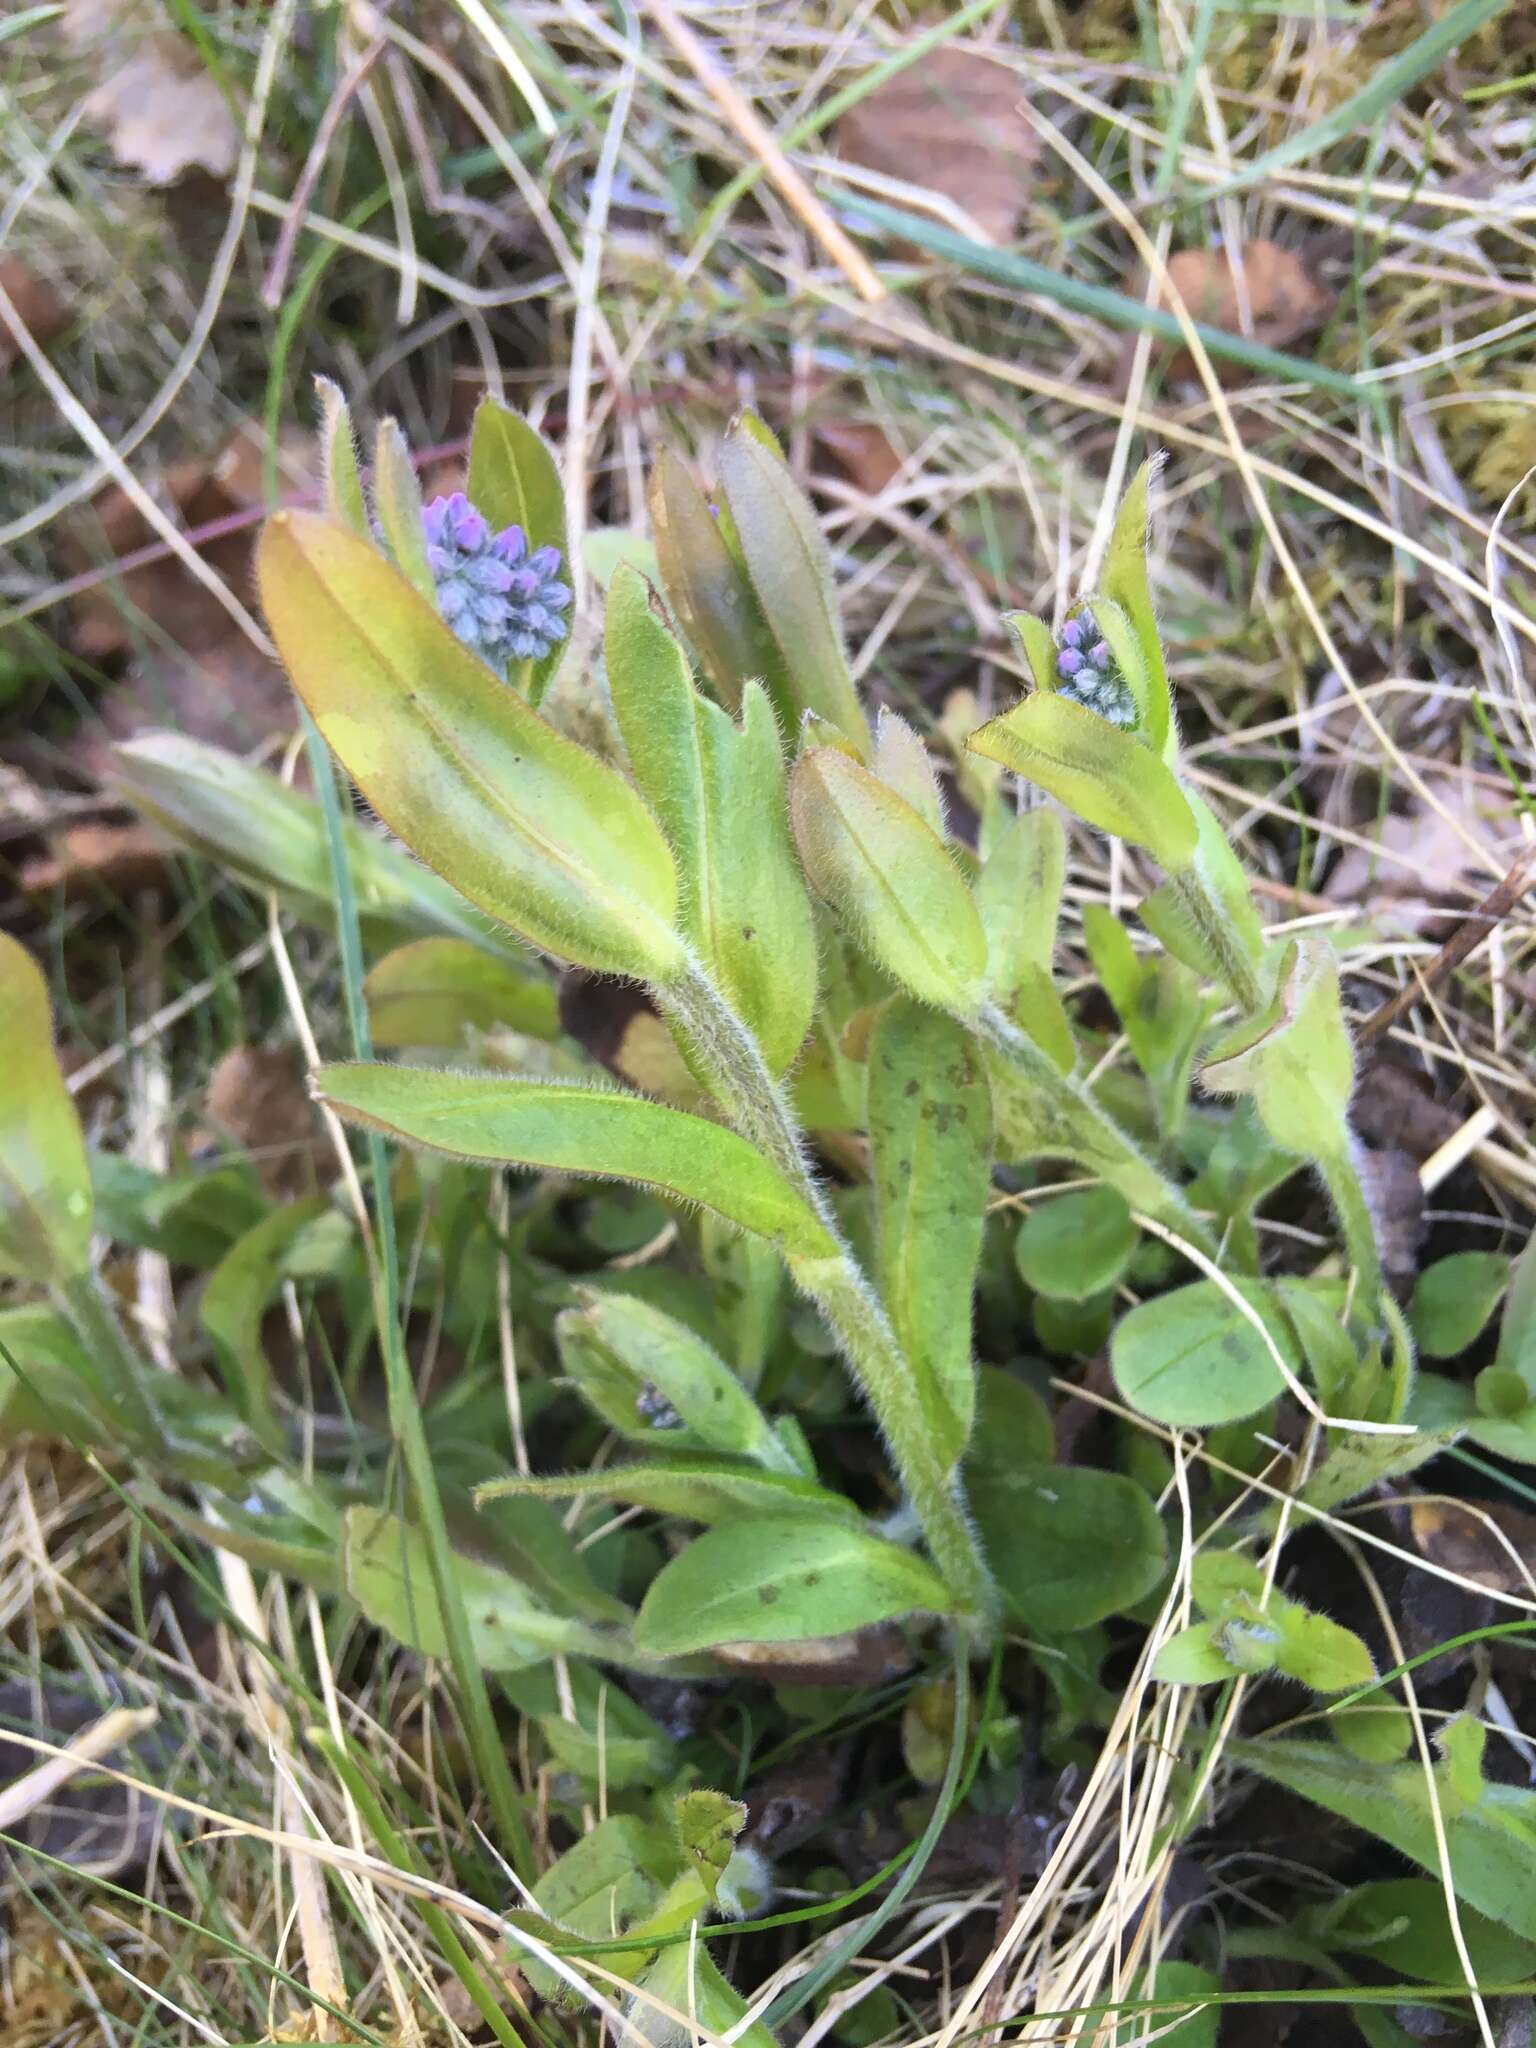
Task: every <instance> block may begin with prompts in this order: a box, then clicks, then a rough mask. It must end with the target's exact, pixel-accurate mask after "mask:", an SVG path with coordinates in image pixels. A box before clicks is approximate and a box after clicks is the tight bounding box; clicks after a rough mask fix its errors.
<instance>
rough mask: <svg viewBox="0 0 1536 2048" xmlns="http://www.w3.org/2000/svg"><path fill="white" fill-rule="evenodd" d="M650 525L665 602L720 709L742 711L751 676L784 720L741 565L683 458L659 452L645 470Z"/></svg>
mask: <svg viewBox="0 0 1536 2048" xmlns="http://www.w3.org/2000/svg"><path fill="white" fill-rule="evenodd" d="M650 507H651V524H652V526H653V527H654V528H655V531H656V559H657V562H658V564H659V565H660V568H661V580H662V582H663V583H664V584H665V586H666V592H667V598H668V601H669V602H670V604H671V606H672V609H673V611H674V612H675V614H676V615H677V621H678V624H679V625H680V626H681V627H682V629H683V631H684V633H685V634H686V635H687V636H688V642H689V645H690V646H691V647H692V649H693V651H694V653H695V655H696V656H697V657H698V660H699V664H700V666H701V667H702V668H703V670H704V673H705V674H706V675H707V676H708V677H709V680H710V682H711V683H712V684H713V686H714V692H715V695H716V696H717V697H718V698H719V700H720V702H721V703H722V704H723V705H724V706H725V708H726V710H727V711H729V712H731V713H733V714H734V713H735V712H736V711H738V710H739V709H740V708H741V691H742V685H743V684H744V683H745V682H746V681H747V679H748V677H750V676H758V677H760V678H761V679H762V681H763V682H764V683H765V684H766V685H767V688H768V694H769V696H770V697H771V698H772V699H773V702H774V703H775V704H776V705H777V706H778V707H779V709H780V712H781V715H782V716H784V717H786V718H787V717H789V716H790V714H791V712H792V708H793V707H792V706H791V704H790V701H789V696H788V693H787V690H786V688H785V683H784V664H783V660H782V658H781V656H780V654H779V650H778V647H777V645H776V644H775V641H774V638H773V635H772V634H771V633H770V632H769V630H768V622H767V620H766V619H765V618H764V617H763V611H762V606H761V605H760V604H759V603H758V601H757V593H756V591H755V590H753V588H752V583H751V579H750V578H749V577H748V575H747V571H746V565H745V564H744V563H743V562H741V561H739V560H738V559H737V557H736V556H735V555H734V554H732V552H731V550H730V548H729V547H728V546H727V544H726V540H725V536H724V534H722V533H721V531H720V523H719V521H718V520H717V519H716V518H715V516H714V514H713V513H712V512H711V511H710V509H709V503H708V500H707V499H706V498H705V496H704V493H703V492H702V491H701V490H700V489H699V487H698V485H697V484H696V483H695V482H694V480H693V478H692V477H691V476H690V475H689V473H688V469H687V467H686V465H685V464H684V462H683V460H682V458H681V457H680V456H678V455H675V454H674V453H673V452H672V451H671V450H670V449H667V448H664V449H663V450H662V451H661V453H660V454H659V455H658V456H657V458H656V467H655V469H654V470H653V471H652V473H651V488H650Z"/></svg>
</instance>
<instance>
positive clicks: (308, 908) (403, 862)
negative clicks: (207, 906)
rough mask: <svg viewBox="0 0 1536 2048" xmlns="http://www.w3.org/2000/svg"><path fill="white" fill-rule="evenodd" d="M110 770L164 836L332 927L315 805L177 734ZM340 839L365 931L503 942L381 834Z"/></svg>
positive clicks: (346, 825)
mask: <svg viewBox="0 0 1536 2048" xmlns="http://www.w3.org/2000/svg"><path fill="white" fill-rule="evenodd" d="M114 762H115V773H114V777H113V779H114V781H115V783H116V784H117V785H118V786H119V787H120V788H121V789H122V791H123V793H124V794H125V795H126V797H127V799H128V801H129V802H130V803H131V804H132V805H133V806H134V808H135V810H138V811H141V812H142V813H143V814H144V816H145V817H147V818H149V819H151V820H152V821H153V822H154V823H155V824H156V825H158V826H159V827H160V828H161V830H162V831H165V832H168V833H169V834H170V835H171V837H172V838H173V839H176V840H179V841H180V842H181V843H182V844H183V845H186V846H189V847H192V848H193V849H194V850H195V851H196V852H198V853H201V854H204V855H206V856H207V858H208V859H210V860H213V861H216V862H217V863H218V865H219V867H220V868H221V869H222V870H223V871H224V872H225V873H226V874H233V875H236V876H238V878H239V879H240V880H241V881H243V882H246V883H248V884H249V886H250V887H251V888H253V889H262V890H266V889H274V890H276V892H277V894H278V895H279V896H280V897H281V898H282V899H283V902H284V904H285V905H286V906H287V907H288V908H290V909H292V910H293V911H295V913H296V914H297V915H299V916H301V917H303V918H304V919H305V921H306V922H307V923H310V924H319V925H321V926H324V927H329V926H331V925H332V924H333V923H334V921H335V906H334V899H333V895H332V889H331V857H330V849H329V846H328V843H327V840H326V832H325V820H324V818H323V817H322V816H321V814H320V807H319V805H318V804H317V803H316V802H315V801H314V799H313V798H312V797H307V796H301V795H300V793H299V792H298V790H296V789H290V788H289V787H288V785H287V784H286V783H283V782H279V781H278V779H277V777H276V776H275V775H270V774H268V773H267V771H266V770H265V769H263V768H253V767H252V766H251V764H250V762H248V761H242V760H241V759H240V757H239V755H237V754H231V753H227V752H226V751H225V749H224V748H222V747H210V746H205V745H204V744H203V742H202V741H201V740H189V739H183V738H182V736H181V735H180V734H179V733H171V732H151V733H145V734H143V735H142V736H141V737H140V738H138V739H136V740H129V741H128V742H127V743H126V745H124V746H121V747H119V748H117V750H116V753H115V756H114ZM342 838H343V841H344V843H345V845H346V849H347V865H348V868H349V869H350V870H351V875H352V887H353V890H354V892H355V894H356V897H357V906H358V912H359V914H360V916H361V917H362V920H363V924H364V928H365V929H367V928H368V927H369V926H373V927H375V928H377V929H379V930H380V931H388V932H391V933H393V932H400V931H413V930H414V931H429V932H430V931H437V932H457V933H459V934H461V935H462V936H464V937H466V938H469V939H470V940H471V941H472V942H473V943H474V944H476V945H478V946H488V947H491V948H493V949H494V948H497V947H500V946H502V945H503V944H504V943H505V940H504V938H503V937H502V935H500V934H495V933H493V932H492V929H491V927H490V926H489V924H487V922H486V921H485V920H484V919H483V918H482V917H481V916H480V914H479V912H478V911H476V910H474V909H472V908H471V907H470V905H469V904H467V903H466V902H465V901H464V899H463V897H462V896H460V895H459V893H458V891H457V890H455V889H450V888H449V886H448V884H447V883H446V882H445V881H444V880H443V879H442V877H441V876H440V875H434V874H433V873H432V871H431V870H430V869H429V868H424V867H422V866H421V865H420V863H419V862H417V861H413V860H412V859H411V858H410V857H409V855H408V854H406V853H405V851H404V850H403V849H402V848H401V847H399V846H396V845H394V844H392V843H391V842H390V841H389V840H387V839H385V838H384V837H383V835H382V834H381V833H378V832H371V831H368V830H366V829H365V828H364V827H363V826H361V825H358V824H354V823H353V822H352V820H351V819H344V820H343V822H342Z"/></svg>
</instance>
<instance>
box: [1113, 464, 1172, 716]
mask: <svg viewBox="0 0 1536 2048" xmlns="http://www.w3.org/2000/svg"><path fill="white" fill-rule="evenodd" d="M1152 475H1153V464H1152V463H1150V462H1144V463H1143V464H1142V465H1141V468H1140V469H1138V470H1137V472H1136V474H1135V476H1134V477H1133V478H1132V480H1131V487H1130V489H1129V490H1128V491H1127V492H1126V494H1125V496H1124V497H1123V498H1122V499H1121V501H1120V509H1119V511H1118V512H1117V513H1116V514H1115V525H1114V531H1113V533H1112V534H1111V535H1110V541H1109V548H1108V551H1107V553H1106V554H1105V557H1104V569H1103V573H1102V574H1101V576H1100V578H1099V587H1100V589H1102V591H1103V592H1104V595H1105V596H1106V597H1108V598H1111V599H1113V601H1114V602H1115V603H1116V604H1118V605H1119V606H1120V607H1121V608H1122V610H1123V611H1124V612H1125V613H1126V615H1127V617H1128V618H1129V620H1130V623H1131V626H1132V628H1133V629H1134V631H1135V634H1136V638H1137V641H1138V643H1139V644H1140V647H1141V658H1142V662H1143V663H1144V665H1145V675H1146V683H1147V701H1146V703H1145V704H1144V705H1143V707H1142V709H1143V713H1144V715H1145V717H1146V721H1147V737H1148V739H1149V740H1150V741H1151V742H1152V745H1153V746H1154V747H1155V748H1156V749H1157V752H1158V753H1159V754H1164V753H1166V751H1167V749H1168V743H1169V740H1170V737H1171V734H1172V723H1173V713H1172V707H1171V705H1170V702H1169V695H1168V671H1167V668H1166V667H1165V665H1164V662H1163V644H1162V640H1161V637H1160V636H1159V634H1158V630H1157V613H1156V610H1155V609H1154V607H1153V604H1152V588H1151V584H1150V582H1149V581H1148V578H1147V529H1148V525H1149V519H1150V514H1149V508H1148V503H1147V499H1148V492H1149V489H1150V486H1151V482H1152Z"/></svg>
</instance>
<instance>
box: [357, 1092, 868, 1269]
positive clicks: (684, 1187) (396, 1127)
mask: <svg viewBox="0 0 1536 2048" xmlns="http://www.w3.org/2000/svg"><path fill="white" fill-rule="evenodd" d="M318 1087H319V1093H320V1096H321V1099H322V1100H323V1101H325V1102H328V1103H329V1104H330V1106H331V1107H332V1108H333V1109H334V1110H336V1111H337V1112H338V1113H339V1114H340V1115H342V1116H343V1117H346V1118H347V1119H348V1120H349V1121H351V1122H353V1123H360V1124H363V1125H365V1126H367V1127H368V1128H369V1129H371V1130H377V1131H383V1132H385V1133H387V1134H388V1135H389V1136H391V1137H396V1138H403V1139H405V1140H406V1141H407V1142H408V1143H410V1144H413V1145H426V1146H430V1147H431V1148H432V1149H433V1150H435V1151H438V1152H448V1153H452V1154H453V1155H454V1156H455V1157H457V1158H460V1159H482V1160H487V1161H496V1162H498V1163H501V1164H504V1165H510V1166H526V1167H537V1168H542V1169H544V1170H545V1171H548V1172H551V1173H575V1174H591V1175H594V1176H596V1177H597V1178H599V1179H605V1180H629V1181H637V1182H639V1183H640V1184H641V1185H642V1186H644V1187H652V1188H655V1189H656V1190H657V1191H658V1192H659V1193H661V1194H664V1195H669V1196H672V1197H674V1198H675V1199H676V1200H678V1201H682V1202H697V1203H698V1204H699V1205H700V1207H702V1208H705V1209H712V1210H713V1211H714V1212H715V1214H716V1215H718V1216H723V1217H724V1218H725V1220H726V1221H727V1222H728V1223H734V1224H736V1225H737V1226H738V1227H739V1228H740V1229H742V1230H750V1231H752V1232H754V1233H755V1234H756V1235H757V1236H759V1237H765V1238H767V1239H768V1240H769V1242H770V1243H773V1244H777V1245H778V1246H780V1248H781V1249H782V1250H783V1251H784V1253H785V1254H786V1256H788V1257H791V1258H807V1259H820V1258H827V1257H829V1256H833V1255H835V1253H836V1246H835V1244H834V1243H833V1241H832V1239H831V1237H830V1236H829V1235H828V1233H827V1230H826V1228H825V1226H824V1225H823V1224H822V1223H821V1221H820V1219H819V1218H818V1217H817V1216H816V1215H815V1213H814V1212H813V1211H812V1210H811V1209H810V1208H809V1207H808V1206H807V1204H806V1202H805V1200H804V1198H803V1197H802V1196H801V1195H800V1194H798V1193H797V1192H796V1190H795V1189H794V1188H792V1187H791V1186H790V1185H789V1184H788V1182H787V1181H785V1180H784V1179H783V1178H782V1176H781V1175H780V1174H779V1173H778V1172H777V1170H776V1169H775V1168H774V1167H773V1166H771V1165H770V1164H769V1162H768V1161H767V1160H766V1159H765V1158H764V1157H763V1155H762V1154H761V1153H760V1152H757V1151H755V1150H754V1149H753V1147H752V1146H751V1145H749V1144H748V1143H747V1141H746V1139H745V1138H739V1137H738V1136H737V1135H736V1133H735V1132H734V1131H728V1130H725V1129H724V1128H723V1127H722V1126H721V1125H719V1124H712V1123H706V1122H705V1120H704V1118H703V1117H699V1116H690V1115H689V1114H688V1112H687V1111H686V1110H681V1109H667V1108H665V1107H664V1106H663V1105H662V1104H661V1103H659V1102H647V1101H646V1100H645V1098H644V1097H643V1096H639V1095H624V1094H621V1093H620V1092H619V1091H618V1090H617V1089H599V1088H584V1087H582V1086H580V1085H579V1084H577V1083H573V1082H563V1081H522V1080H511V1079H506V1080H504V1079H501V1078H500V1077H499V1076H496V1075H492V1074H446V1073H442V1072H440V1071H438V1070H437V1069H436V1068H414V1067H390V1066H382V1065H379V1066H370V1065H367V1064H364V1063H358V1064H353V1065H341V1066H334V1067H322V1068H321V1070H320V1074H319V1077H318Z"/></svg>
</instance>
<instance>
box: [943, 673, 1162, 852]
mask: <svg viewBox="0 0 1536 2048" xmlns="http://www.w3.org/2000/svg"><path fill="white" fill-rule="evenodd" d="M968 744H969V745H970V747H971V749H972V750H973V752H975V753H978V754H983V755H985V756H986V758H987V759H988V760H990V761H1000V762H1001V763H1002V764H1003V766H1004V767H1005V768H1011V769H1012V770H1013V772H1014V774H1015V775H1022V776H1024V777H1025V778H1026V779H1027V780H1028V781H1030V782H1033V783H1036V784H1038V785H1039V787H1040V788H1041V789H1043V790H1046V791H1048V792H1049V794H1050V795H1051V796H1054V797H1055V798H1056V799H1057V801H1058V802H1060V803H1064V804H1065V805H1066V806H1067V808H1068V809H1069V810H1072V811H1076V813H1077V815H1078V816H1079V817H1080V818H1082V819H1084V820H1085V821H1086V822H1087V823H1088V824H1090V825H1093V826H1096V827H1097V828H1098V830H1099V831H1101V832H1110V833H1113V834H1114V835H1115V837H1116V838H1118V839H1125V840H1128V841H1129V842H1130V843H1131V844H1132V845H1133V846H1145V847H1147V848H1148V849H1149V850H1150V851H1151V853H1152V854H1153V855H1154V856H1155V857H1156V859H1158V860H1159V861H1161V862H1162V864H1163V866H1164V867H1165V868H1168V869H1169V870H1171V871H1177V870H1178V869H1179V868H1182V867H1184V866H1186V865H1187V864H1188V862H1189V860H1190V857H1191V856H1192V855H1193V853H1194V850H1195V845H1196V841H1197V838H1198V833H1197V830H1196V825H1195V818H1194V814H1193V812H1192V811H1191V810H1190V808H1189V805H1188V804H1187V803H1186V802H1185V801H1184V792H1183V791H1182V790H1181V789H1180V788H1179V785H1178V783H1177V781H1176V780H1175V779H1174V776H1173V773H1172V771H1171V770H1170V769H1169V768H1168V767H1167V766H1166V765H1165V764H1164V763H1163V762H1162V761H1161V760H1160V759H1159V758H1158V756H1157V755H1156V754H1154V753H1153V752H1152V750H1151V748H1150V747H1147V746H1144V745H1143V744H1142V742H1141V741H1140V740H1139V739H1137V738H1135V737H1134V735H1132V734H1131V733H1128V732H1122V731H1121V730H1120V729H1119V727H1118V726H1113V725H1110V724H1109V723H1108V722H1107V721H1106V720H1105V719H1102V718H1100V717H1099V716H1098V715H1097V714H1096V713H1095V712H1092V711H1089V710H1088V709H1086V707H1085V706H1083V705H1081V704H1074V703H1073V702H1072V701H1071V700H1070V699H1069V698H1066V697H1061V696H1057V695H1055V694H1046V693H1045V692H1044V691H1041V692H1037V693H1036V695H1034V696H1033V697H1026V698H1025V699H1024V701H1023V702H1022V703H1020V704H1016V705H1015V706H1014V707H1013V709H1012V710H1011V711H1005V712H1004V713H1003V715H1002V716H1001V717H1000V718H994V719H993V720H992V721H991V723H990V724H988V725H984V726H983V727H982V728H981V730H980V731H979V732H975V733H972V735H971V737H970V740H969V742H968Z"/></svg>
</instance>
